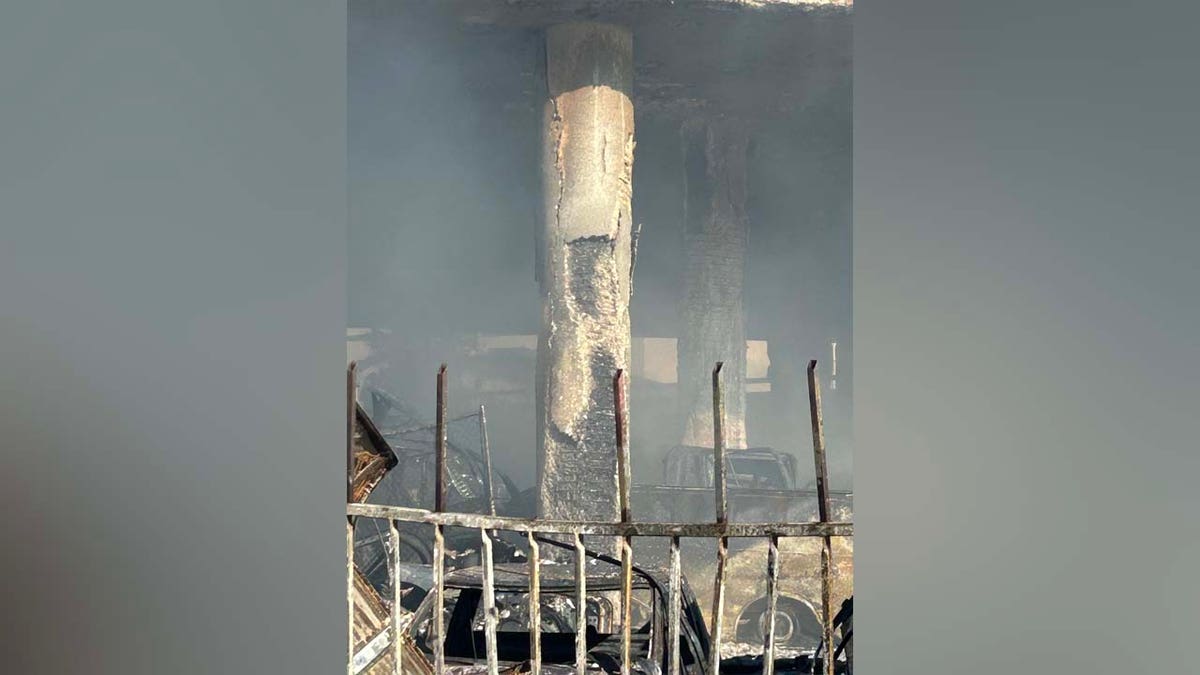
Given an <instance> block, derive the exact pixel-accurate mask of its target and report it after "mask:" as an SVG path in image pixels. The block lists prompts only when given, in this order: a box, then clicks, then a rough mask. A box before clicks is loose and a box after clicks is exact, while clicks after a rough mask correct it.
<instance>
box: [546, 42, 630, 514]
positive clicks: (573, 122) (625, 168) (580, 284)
mask: <svg viewBox="0 0 1200 675" xmlns="http://www.w3.org/2000/svg"><path fill="white" fill-rule="evenodd" d="M632 81H633V38H632V34H631V33H630V31H629V30H628V29H627V28H623V27H620V26H614V25H608V24H598V23H573V24H564V25H560V26H553V27H551V28H549V29H547V31H546V82H547V86H548V97H547V101H546V104H545V111H544V124H543V145H544V148H543V155H542V176H543V185H544V193H545V195H544V197H545V203H544V207H543V226H542V231H541V233H540V235H541V236H540V243H539V247H540V250H539V255H538V260H539V266H540V269H539V282H540V286H541V293H542V328H541V335H540V339H539V343H538V383H537V384H538V392H537V395H538V436H539V439H538V441H539V453H538V516H539V517H542V518H569V519H581V518H591V519H599V520H615V519H616V518H617V517H618V515H619V514H618V505H617V458H616V422H615V414H614V413H615V409H614V402H613V391H612V377H613V375H614V373H615V372H616V371H617V369H619V368H628V364H629V353H630V333H629V295H630V286H631V279H630V273H631V257H632V238H631V231H632V229H633V228H632V225H633V223H632V219H631V208H630V198H631V191H632V182H631V179H632V173H633V147H634V140H633V103H632V101H631V99H630V95H631V92H632Z"/></svg>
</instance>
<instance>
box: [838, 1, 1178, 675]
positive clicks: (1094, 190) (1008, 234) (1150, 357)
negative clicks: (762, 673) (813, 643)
mask: <svg viewBox="0 0 1200 675" xmlns="http://www.w3.org/2000/svg"><path fill="white" fill-rule="evenodd" d="M855 13H856V14H855V26H854V30H855V52H854V69H855V72H854V84H855V102H854V103H855V140H854V142H855V156H854V170H855V222H854V241H855V247H854V254H855V263H854V293H855V297H854V302H855V316H854V331H855V344H854V354H855V358H856V361H855V369H854V371H855V377H856V378H857V380H856V381H855V392H856V400H855V424H856V426H855V431H856V436H855V441H856V445H855V452H856V454H855V477H854V483H855V492H856V498H855V510H856V513H855V517H856V520H857V523H856V534H857V537H856V544H857V545H856V546H855V558H856V560H855V575H856V578H855V582H856V594H857V595H858V596H859V598H858V602H857V603H856V605H855V608H856V609H857V610H858V611H859V615H858V616H856V617H855V632H856V634H857V636H858V637H859V641H860V643H859V644H858V645H856V646H857V647H858V649H856V654H855V655H856V658H857V660H858V665H859V667H860V668H861V669H862V672H864V673H875V674H880V673H887V674H888V675H905V674H907V673H922V674H927V673H971V674H972V675H991V674H993V673H1005V674H1011V673H1061V674H1063V675H1066V674H1067V673H1071V674H1074V673H1089V674H1098V673H1193V672H1200V664H1198V662H1197V657H1196V655H1195V637H1196V636H1197V635H1200V582H1198V581H1197V577H1196V575H1197V571H1196V570H1200V536H1198V535H1200V491H1198V490H1197V489H1196V488H1195V483H1196V481H1197V480H1200V453H1197V443H1196V434H1195V431H1196V427H1197V424H1196V418H1197V416H1196V411H1197V402H1198V401H1200V386H1198V384H1197V383H1198V382H1200V354H1197V350H1196V347H1197V344H1198V340H1197V337H1196V335H1197V334H1198V331H1200V319H1198V316H1197V301H1196V291H1197V289H1198V288H1200V278H1198V276H1200V275H1198V273H1197V269H1200V266H1198V265H1197V263H1196V254H1197V251H1200V225H1198V224H1197V218H1196V192H1197V189H1196V188H1197V184H1198V181H1197V176H1198V171H1197V163H1198V161H1200V152H1197V151H1198V149H1200V134H1198V133H1197V131H1196V125H1195V117H1196V110H1197V109H1198V108H1200V105H1198V103H1200V95H1198V94H1197V88H1196V86H1195V82H1196V73H1197V72H1200V68H1197V66H1198V65H1200V63H1198V61H1200V58H1198V50H1197V46H1196V44H1197V41H1196V40H1195V35H1194V33H1195V27H1196V26H1197V25H1200V21H1198V19H1200V9H1197V8H1196V6H1195V4H1194V3H1184V2H1167V3H1152V4H1144V5H1136V4H1135V5H1130V4H1116V3H1095V2H1082V1H1078V0H1070V1H1067V2H1030V1H1029V0H1016V1H1015V2H1014V1H1006V2H995V1H987V2H979V1H974V0H972V1H969V2H963V1H949V0H946V1H936V0H903V1H899V2H895V1H894V2H881V1H871V0H864V1H863V2H861V3H859V4H858V6H857V7H856V8H855Z"/></svg>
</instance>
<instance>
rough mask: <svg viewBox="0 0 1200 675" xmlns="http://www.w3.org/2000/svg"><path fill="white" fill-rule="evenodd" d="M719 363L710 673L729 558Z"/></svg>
mask: <svg viewBox="0 0 1200 675" xmlns="http://www.w3.org/2000/svg"><path fill="white" fill-rule="evenodd" d="M722 365H723V364H722V362H720V361H717V365H716V367H715V368H713V371H712V402H713V485H714V487H715V488H716V489H715V490H714V492H715V493H716V500H717V503H716V509H717V525H718V527H719V529H720V530H721V533H720V536H719V537H718V538H717V572H716V575H715V579H714V580H713V586H714V587H713V615H712V625H713V627H712V647H713V650H712V669H711V675H719V673H720V672H721V638H722V636H721V615H722V614H723V613H724V611H725V567H726V565H727V562H728V558H729V539H728V537H727V536H726V533H725V528H726V527H728V524H729V519H728V512H727V509H728V506H729V495H728V494H727V493H726V488H725V399H724V396H723V395H722V391H721V366H722Z"/></svg>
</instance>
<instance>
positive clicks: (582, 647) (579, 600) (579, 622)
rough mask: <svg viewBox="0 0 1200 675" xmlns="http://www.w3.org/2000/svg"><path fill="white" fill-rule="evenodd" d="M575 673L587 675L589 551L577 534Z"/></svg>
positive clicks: (576, 533)
mask: <svg viewBox="0 0 1200 675" xmlns="http://www.w3.org/2000/svg"><path fill="white" fill-rule="evenodd" d="M574 534H575V673H576V675H587V549H586V548H584V546H583V537H582V536H581V535H580V533H579V531H576V532H575V533H574Z"/></svg>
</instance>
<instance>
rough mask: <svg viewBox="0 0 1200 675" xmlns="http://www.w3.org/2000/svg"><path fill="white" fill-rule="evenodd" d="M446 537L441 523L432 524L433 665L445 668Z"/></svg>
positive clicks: (442, 669) (438, 669)
mask: <svg viewBox="0 0 1200 675" xmlns="http://www.w3.org/2000/svg"><path fill="white" fill-rule="evenodd" d="M445 610H446V537H445V534H444V532H443V528H442V525H440V524H439V525H434V526H433V641H432V642H433V667H434V671H433V672H435V673H443V672H445V670H446V649H445V648H446V617H445V616H444V614H445Z"/></svg>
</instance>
